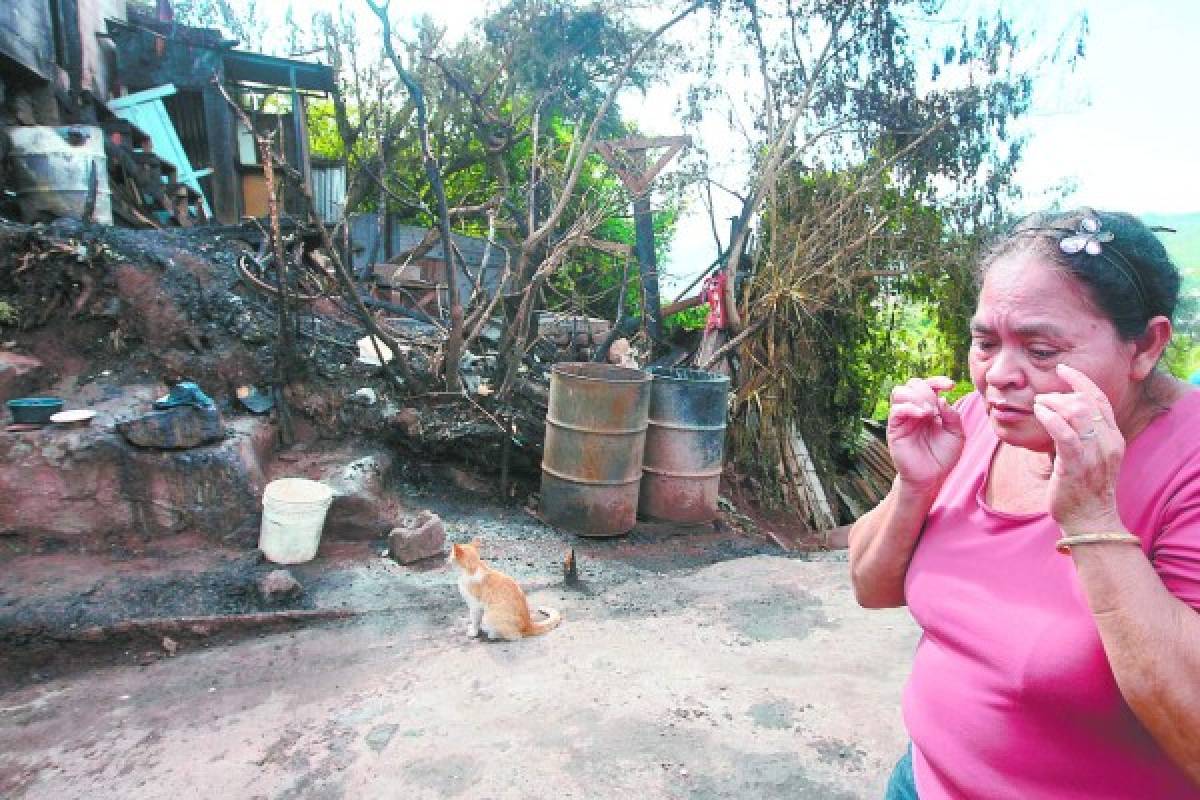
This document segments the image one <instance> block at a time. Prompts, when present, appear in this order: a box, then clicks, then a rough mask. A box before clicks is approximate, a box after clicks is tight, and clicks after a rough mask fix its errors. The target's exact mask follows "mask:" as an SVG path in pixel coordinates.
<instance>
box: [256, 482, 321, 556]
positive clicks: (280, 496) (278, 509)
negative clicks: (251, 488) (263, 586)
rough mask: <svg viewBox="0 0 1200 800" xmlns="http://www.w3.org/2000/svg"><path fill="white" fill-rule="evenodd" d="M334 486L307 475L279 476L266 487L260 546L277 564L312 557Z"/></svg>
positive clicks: (319, 538) (318, 541)
mask: <svg viewBox="0 0 1200 800" xmlns="http://www.w3.org/2000/svg"><path fill="white" fill-rule="evenodd" d="M332 502H333V490H332V489H330V488H329V487H328V486H326V485H325V484H323V483H318V482H317V481H310V480H307V479H305V478H280V479H279V480H277V481H271V482H270V483H268V484H267V488H266V489H265V490H264V491H263V514H262V528H261V530H260V531H259V535H258V549H259V550H262V552H263V555H265V556H266V557H267V559H268V560H270V561H274V562H275V563H276V564H301V563H303V562H305V561H311V560H312V558H313V556H315V555H316V554H317V546H318V545H320V544H321V529H322V528H323V527H325V512H326V511H328V510H329V504H330V503H332Z"/></svg>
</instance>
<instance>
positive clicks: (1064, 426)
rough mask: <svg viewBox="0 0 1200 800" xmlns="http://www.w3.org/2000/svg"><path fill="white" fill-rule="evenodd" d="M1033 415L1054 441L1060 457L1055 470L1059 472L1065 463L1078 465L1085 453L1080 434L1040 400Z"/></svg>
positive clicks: (1056, 460) (1034, 406) (1037, 401)
mask: <svg viewBox="0 0 1200 800" xmlns="http://www.w3.org/2000/svg"><path fill="white" fill-rule="evenodd" d="M1033 415H1034V416H1035V417H1037V421H1038V422H1040V423H1042V427H1043V428H1045V429H1046V433H1048V434H1050V438H1051V439H1053V440H1054V450H1055V452H1056V453H1057V454H1058V456H1059V457H1058V458H1056V459H1055V469H1056V470H1058V469H1059V468H1060V467H1062V465H1063V464H1064V463H1077V461H1078V459H1079V457H1080V456H1081V455H1082V453H1083V446H1082V443H1081V442H1080V440H1079V433H1078V432H1077V431H1076V430H1075V429H1074V428H1073V427H1071V424H1070V423H1069V422H1067V420H1066V419H1065V418H1064V417H1063V416H1062V415H1061V414H1060V413H1059V412H1058V411H1057V410H1055V409H1054V408H1053V407H1051V406H1049V405H1046V404H1044V403H1042V401H1041V400H1040V399H1038V400H1036V401H1035V402H1034V404H1033Z"/></svg>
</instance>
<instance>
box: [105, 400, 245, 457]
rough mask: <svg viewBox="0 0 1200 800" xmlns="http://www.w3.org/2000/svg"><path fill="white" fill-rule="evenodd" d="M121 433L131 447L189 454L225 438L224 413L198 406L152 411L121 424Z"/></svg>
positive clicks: (118, 428)
mask: <svg viewBox="0 0 1200 800" xmlns="http://www.w3.org/2000/svg"><path fill="white" fill-rule="evenodd" d="M117 430H118V431H119V432H120V434H121V435H122V436H124V437H125V439H126V440H127V441H128V442H129V443H130V444H134V445H137V446H138V447H153V448H155V449H158V450H186V449H187V448H190V447H198V446H200V445H202V444H211V443H212V442H219V441H221V440H222V439H224V438H225V424H224V422H223V421H222V419H221V412H220V411H218V410H217V409H215V408H196V407H194V406H179V407H178V408H171V409H167V410H166V411H151V412H150V413H148V414H143V415H142V416H140V417H135V418H133V419H130V420H125V421H124V422H118V423H117Z"/></svg>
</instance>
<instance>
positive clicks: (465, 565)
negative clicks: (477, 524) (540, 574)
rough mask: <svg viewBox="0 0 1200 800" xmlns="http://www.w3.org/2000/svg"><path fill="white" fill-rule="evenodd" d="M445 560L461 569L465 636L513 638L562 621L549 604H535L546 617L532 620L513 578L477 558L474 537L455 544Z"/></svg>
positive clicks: (545, 629)
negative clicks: (465, 618) (465, 624)
mask: <svg viewBox="0 0 1200 800" xmlns="http://www.w3.org/2000/svg"><path fill="white" fill-rule="evenodd" d="M447 561H448V563H450V564H451V565H453V566H455V567H458V569H459V570H460V572H461V574H460V575H459V576H458V591H459V592H461V593H462V596H463V599H464V600H466V601H467V611H468V612H469V618H468V620H467V636H470V637H471V638H475V637H476V636H478V635H479V634H480V632H482V633H483V634H484V635H486V636H487V637H488V638H489V639H506V640H508V641H514V640H516V639H521V638H523V637H525V636H537V635H538V634H541V633H545V632H546V631H549V630H552V629H554V628H556V627H558V623H560V622H562V615H560V614H559V613H558V612H557V611H555V610H554V609H552V608H539V609H538V611H540V612H541V613H542V614H545V615H546V619H544V620H541V621H539V622H534V621H533V615H532V614H530V613H529V602H528V601H527V600H526V599H525V593H524V592H522V591H521V587H520V586H518V585H517V582H516V581H514V580H513V579H512V578H510V577H508V576H507V575H505V574H504V573H503V572H500V571H499V570H494V569H492V568H491V567H489V566H488V565H487V564H485V563H483V561H481V560H480V558H479V540H478V539H476V540H475V541H473V542H471V543H470V544H455V545H454V546H453V547H451V548H450V558H449V559H447Z"/></svg>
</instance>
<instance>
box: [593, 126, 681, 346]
mask: <svg viewBox="0 0 1200 800" xmlns="http://www.w3.org/2000/svg"><path fill="white" fill-rule="evenodd" d="M691 142H692V139H691V137H690V136H654V137H645V136H632V137H629V138H627V139H620V140H617V141H604V142H596V145H595V149H596V152H598V153H599V154H600V157H601V158H603V159H604V161H605V163H607V164H608V166H609V167H610V168H611V169H612V171H613V172H615V173H616V174H617V177H619V178H620V179H621V183H623V184H624V185H625V188H626V189H628V190H629V192H630V194H632V195H633V220H634V230H635V232H636V239H635V242H636V246H637V258H638V266H639V268H640V272H641V278H642V299H643V300H644V301H645V306H646V332H647V333H649V334H650V338H651V339H652V340H654V341H655V342H658V341H661V340H662V309H661V308H659V302H660V301H659V296H658V263H657V258H656V257H655V254H654V215H653V212H652V211H651V209H650V184H651V183H653V181H654V179H655V178H656V177H658V173H660V172H662V170H663V167H665V166H666V165H667V164H668V163H669V162H670V161H671V159H672V158H674V157H675V155H676V154H677V153H678V152H679V151H680V150H681V149H683V147H684V145H688V144H691ZM660 147H665V148H666V151H665V152H664V153H663V154H662V155H661V156H659V158H658V161H656V162H655V163H654V164H653V165H652V166H649V167H647V162H648V159H647V154H648V152H649V151H650V150H652V149H656V148H660Z"/></svg>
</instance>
